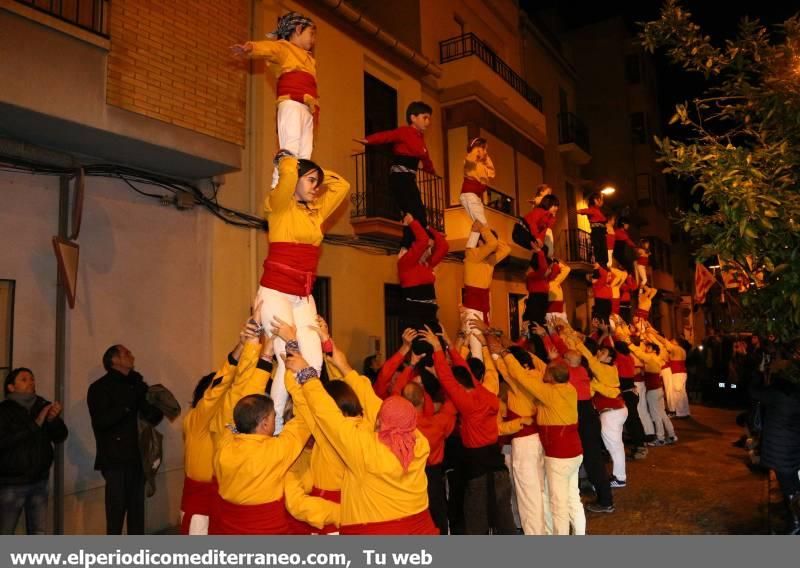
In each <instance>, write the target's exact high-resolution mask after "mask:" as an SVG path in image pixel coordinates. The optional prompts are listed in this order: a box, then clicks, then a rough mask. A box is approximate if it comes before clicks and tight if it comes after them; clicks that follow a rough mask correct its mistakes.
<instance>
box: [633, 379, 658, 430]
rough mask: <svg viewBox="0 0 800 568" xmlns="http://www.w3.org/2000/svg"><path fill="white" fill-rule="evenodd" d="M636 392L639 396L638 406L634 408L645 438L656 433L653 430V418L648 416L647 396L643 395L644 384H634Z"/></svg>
mask: <svg viewBox="0 0 800 568" xmlns="http://www.w3.org/2000/svg"><path fill="white" fill-rule="evenodd" d="M636 392H637V393H638V394H639V404H638V405H637V407H636V408H637V410H638V411H639V420H641V421H642V427H643V428H644V433H645V436H652V435H653V434H655V433H656V431H655V429H654V428H653V418H652V417H651V416H650V411H649V410H648V409H647V396H646V395H645V388H644V382H642V381H639V382H637V383H636Z"/></svg>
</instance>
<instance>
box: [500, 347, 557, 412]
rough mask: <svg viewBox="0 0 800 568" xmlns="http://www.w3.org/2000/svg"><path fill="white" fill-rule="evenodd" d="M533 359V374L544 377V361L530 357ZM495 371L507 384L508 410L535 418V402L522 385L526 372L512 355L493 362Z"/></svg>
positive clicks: (536, 409) (536, 407)
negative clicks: (497, 371) (495, 367)
mask: <svg viewBox="0 0 800 568" xmlns="http://www.w3.org/2000/svg"><path fill="white" fill-rule="evenodd" d="M531 358H532V359H533V366H534V372H535V373H539V374H542V375H544V370H545V369H546V368H547V365H545V363H544V361H542V360H541V359H539V358H538V357H534V356H531ZM495 364H496V365H497V369H498V370H499V371H500V373H502V375H503V378H505V380H506V383H507V384H508V409H509V410H510V411H511V412H513V413H514V414H516V415H517V416H522V417H529V416H535V415H536V413H537V412H538V410H539V409H538V406H537V404H536V400H535V399H534V398H533V396H531V394H530V392H529V391H528V390H527V389H525V388H524V387H523V385H522V381H523V380H524V379H525V377H526V375H527V373H528V372H529V371H527V370H526V369H525V368H524V367H523V366H522V365H520V364H519V361H517V360H516V358H515V357H514V356H513V355H507V356H506V357H500V358H498V359H497V360H496V361H495Z"/></svg>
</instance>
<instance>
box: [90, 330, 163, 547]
mask: <svg viewBox="0 0 800 568" xmlns="http://www.w3.org/2000/svg"><path fill="white" fill-rule="evenodd" d="M133 365H134V356H133V353H131V352H130V351H129V350H128V349H127V348H126V347H125V346H123V345H113V346H111V347H109V348H108V349H107V350H106V352H105V354H104V355H103V367H104V368H105V370H106V371H107V373H106V374H105V375H104V376H102V377H100V378H99V379H97V380H96V381H95V382H93V383H92V384H91V385H90V386H89V393H88V395H87V396H86V402H87V404H88V405H89V414H90V415H91V418H92V430H93V431H94V438H95V443H96V445H97V455H96V458H95V462H94V468H95V469H98V470H100V472H101V473H102V474H103V478H104V479H105V480H106V495H105V497H106V533H107V534H122V524H123V522H124V521H125V515H126V514H127V517H128V534H129V535H131V534H144V470H143V468H142V458H141V454H140V453H139V426H138V418H139V417H140V416H141V417H142V418H143V419H144V420H147V421H148V422H150V423H151V424H153V425H156V424H158V423H159V422H160V421H161V419H162V418H163V414H162V413H161V411H160V410H159V409H158V408H156V407H154V406H153V405H151V404H149V403H148V402H147V400H146V398H145V395H146V394H147V388H148V387H147V383H145V382H144V379H142V375H140V374H139V373H137V372H136V371H134V370H133Z"/></svg>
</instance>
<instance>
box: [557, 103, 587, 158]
mask: <svg viewBox="0 0 800 568" xmlns="http://www.w3.org/2000/svg"><path fill="white" fill-rule="evenodd" d="M558 143H559V144H570V143H575V144H577V145H578V146H580V147H581V148H582V149H584V150H585V151H586V152H587V153H591V147H590V146H589V130H588V129H587V128H586V125H585V124H584V123H583V121H582V120H581V119H580V118H578V117H577V116H575V115H574V114H572V113H571V112H562V113H559V115H558Z"/></svg>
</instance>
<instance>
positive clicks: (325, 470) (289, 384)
mask: <svg viewBox="0 0 800 568" xmlns="http://www.w3.org/2000/svg"><path fill="white" fill-rule="evenodd" d="M330 367H334V368H335V366H333V365H330V366H329V368H330ZM337 371H338V369H337ZM285 382H286V390H287V391H288V392H289V394H290V395H291V397H292V401H294V402H297V401H301V402H302V404H300V405H296V406H295V409H296V412H297V413H298V414H299V416H300V417H301V418H303V420H305V421H306V424H310V425H311V435H312V436H314V441H315V442H314V449H313V450H312V451H311V458H310V463H309V467H310V473H311V486H312V487H316V488H317V489H323V490H325V491H341V490H342V483H343V480H344V462H343V461H342V458H341V457H339V454H338V453H337V452H336V448H334V447H333V444H331V443H330V441H329V440H328V437H327V436H326V435H325V433H324V432H323V431H322V430H321V429H320V428H319V426H317V423H316V421H315V420H314V415H313V414H312V413H311V410H310V409H309V408H308V404H307V402H306V398H305V395H304V394H303V389H302V388H300V385H299V384H297V380H296V379H295V376H294V373H292V372H291V371H287V372H286V376H285ZM310 490H311V489H310V488H309V491H310ZM312 524H313V523H312Z"/></svg>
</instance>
